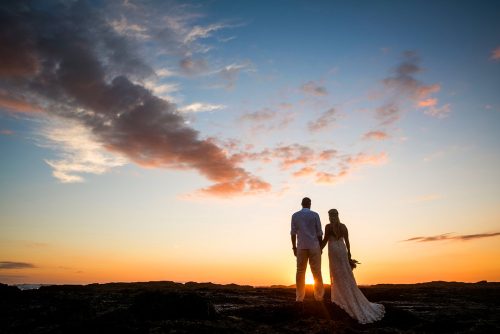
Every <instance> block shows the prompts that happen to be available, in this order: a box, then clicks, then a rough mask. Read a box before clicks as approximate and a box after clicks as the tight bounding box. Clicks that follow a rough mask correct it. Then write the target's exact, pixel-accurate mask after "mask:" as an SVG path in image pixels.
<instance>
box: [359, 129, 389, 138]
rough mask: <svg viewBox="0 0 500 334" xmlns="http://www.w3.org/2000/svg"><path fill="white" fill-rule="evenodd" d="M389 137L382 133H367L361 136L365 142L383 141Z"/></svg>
mask: <svg viewBox="0 0 500 334" xmlns="http://www.w3.org/2000/svg"><path fill="white" fill-rule="evenodd" d="M388 138H389V135H388V134H387V133H386V132H384V131H369V132H367V133H365V134H364V135H363V139H365V140H385V139H388Z"/></svg>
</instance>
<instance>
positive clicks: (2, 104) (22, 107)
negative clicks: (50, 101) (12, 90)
mask: <svg viewBox="0 0 500 334" xmlns="http://www.w3.org/2000/svg"><path fill="white" fill-rule="evenodd" d="M9 95H11V94H9ZM1 109H7V110H10V111H14V112H22V113H38V112H40V111H42V109H41V108H40V107H38V106H36V105H34V104H32V103H30V102H26V101H23V100H21V99H17V98H14V97H12V96H8V95H7V94H6V93H2V91H0V110H1Z"/></svg>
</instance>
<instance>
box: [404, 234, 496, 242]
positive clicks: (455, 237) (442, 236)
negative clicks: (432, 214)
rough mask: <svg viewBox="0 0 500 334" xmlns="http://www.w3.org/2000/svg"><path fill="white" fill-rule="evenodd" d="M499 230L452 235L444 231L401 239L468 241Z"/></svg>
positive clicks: (489, 236)
mask: <svg viewBox="0 0 500 334" xmlns="http://www.w3.org/2000/svg"><path fill="white" fill-rule="evenodd" d="M499 235H500V232H494V233H480V234H463V235H453V234H452V233H445V234H440V235H434V236H428V237H413V238H409V239H406V240H403V241H415V242H429V241H442V240H461V241H468V240H473V239H482V238H491V237H496V236H499Z"/></svg>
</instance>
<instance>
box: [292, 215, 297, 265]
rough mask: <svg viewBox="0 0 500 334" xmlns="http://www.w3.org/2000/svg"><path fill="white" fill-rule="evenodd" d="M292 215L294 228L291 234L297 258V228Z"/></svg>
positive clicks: (294, 253)
mask: <svg viewBox="0 0 500 334" xmlns="http://www.w3.org/2000/svg"><path fill="white" fill-rule="evenodd" d="M293 217H294V216H293V215H292V223H291V225H292V227H291V229H290V234H291V236H292V249H293V255H295V256H297V226H296V224H295V220H294V219H293Z"/></svg>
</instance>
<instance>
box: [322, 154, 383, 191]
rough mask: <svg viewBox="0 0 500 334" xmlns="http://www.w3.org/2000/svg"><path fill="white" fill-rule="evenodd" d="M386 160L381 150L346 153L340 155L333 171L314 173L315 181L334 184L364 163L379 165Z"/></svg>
mask: <svg viewBox="0 0 500 334" xmlns="http://www.w3.org/2000/svg"><path fill="white" fill-rule="evenodd" d="M387 160H388V157H387V153H385V152H381V153H379V154H368V153H358V154H354V155H352V154H346V155H344V156H342V157H340V161H339V163H338V164H337V170H336V171H335V172H330V171H318V172H317V173H316V175H315V176H316V180H315V181H316V182H317V183H322V184H336V183H338V182H339V181H341V180H343V179H345V178H347V177H348V176H349V175H351V174H352V173H353V172H355V171H356V170H357V169H359V168H360V167H362V166H364V165H375V166H380V165H383V164H385V163H387Z"/></svg>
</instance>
